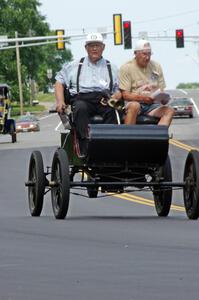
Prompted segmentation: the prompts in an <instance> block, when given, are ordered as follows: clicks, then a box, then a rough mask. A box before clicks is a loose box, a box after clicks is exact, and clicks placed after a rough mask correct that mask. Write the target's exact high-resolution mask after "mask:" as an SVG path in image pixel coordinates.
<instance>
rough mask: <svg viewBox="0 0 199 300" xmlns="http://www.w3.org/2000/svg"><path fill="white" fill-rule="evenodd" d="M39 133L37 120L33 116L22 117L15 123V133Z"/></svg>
mask: <svg viewBox="0 0 199 300" xmlns="http://www.w3.org/2000/svg"><path fill="white" fill-rule="evenodd" d="M30 131H40V124H39V119H38V118H37V117H35V116H34V115H31V114H30V115H22V116H20V117H19V119H18V120H17V121H16V132H30Z"/></svg>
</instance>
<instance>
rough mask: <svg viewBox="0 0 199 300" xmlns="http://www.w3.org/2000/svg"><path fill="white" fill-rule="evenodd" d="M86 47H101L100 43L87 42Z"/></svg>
mask: <svg viewBox="0 0 199 300" xmlns="http://www.w3.org/2000/svg"><path fill="white" fill-rule="evenodd" d="M87 47H89V48H97V49H100V48H101V47H102V44H91V43H90V44H88V45H87Z"/></svg>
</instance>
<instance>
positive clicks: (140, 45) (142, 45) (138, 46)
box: [134, 40, 151, 51]
mask: <svg viewBox="0 0 199 300" xmlns="http://www.w3.org/2000/svg"><path fill="white" fill-rule="evenodd" d="M143 50H151V44H150V43H149V41H147V40H138V41H137V42H136V43H135V47H134V51H143Z"/></svg>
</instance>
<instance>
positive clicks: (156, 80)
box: [119, 39, 174, 126]
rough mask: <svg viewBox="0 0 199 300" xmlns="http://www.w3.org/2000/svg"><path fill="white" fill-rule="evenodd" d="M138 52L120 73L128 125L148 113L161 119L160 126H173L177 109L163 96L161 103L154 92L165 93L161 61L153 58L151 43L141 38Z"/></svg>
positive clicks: (123, 66)
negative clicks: (166, 102) (167, 104)
mask: <svg viewBox="0 0 199 300" xmlns="http://www.w3.org/2000/svg"><path fill="white" fill-rule="evenodd" d="M134 54H135V57H134V58H133V59H132V60H130V61H129V62H127V63H125V64H124V65H122V66H121V68H120V72H119V82H120V84H119V88H120V90H121V91H122V96H123V99H124V100H125V101H126V103H127V105H126V115H125V124H135V123H136V118H137V115H138V114H144V115H150V116H156V117H158V118H160V120H159V123H158V124H159V125H167V126H169V125H170V124H171V121H172V118H173V115H174V110H173V109H172V108H171V107H169V106H165V105H163V104H165V103H164V102H163V100H164V99H159V102H158V103H156V101H155V99H154V92H155V91H158V90H159V91H160V92H163V91H164V88H165V86H166V85H165V80H164V76H163V72H162V68H161V66H160V64H159V63H157V62H155V61H153V60H151V54H152V52H151V45H150V42H149V41H147V40H143V39H142V40H138V41H137V43H136V44H135V48H134ZM162 95H163V96H164V94H163V93H162ZM161 102H162V103H161Z"/></svg>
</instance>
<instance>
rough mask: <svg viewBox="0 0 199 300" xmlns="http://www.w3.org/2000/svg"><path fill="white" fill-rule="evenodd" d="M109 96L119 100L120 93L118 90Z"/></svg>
mask: <svg viewBox="0 0 199 300" xmlns="http://www.w3.org/2000/svg"><path fill="white" fill-rule="evenodd" d="M111 98H113V99H115V100H117V101H118V100H120V99H121V98H122V93H121V92H120V91H117V92H116V93H114V94H113V95H112V96H111Z"/></svg>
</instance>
